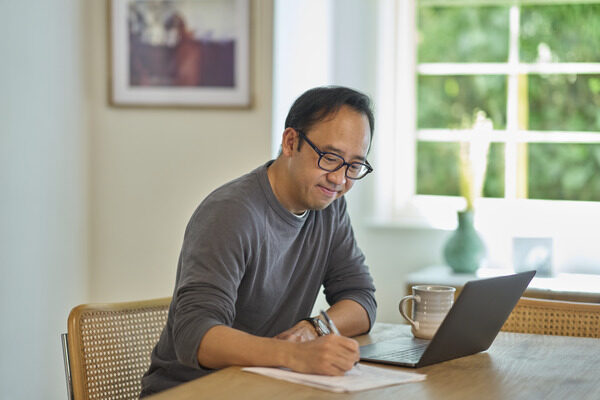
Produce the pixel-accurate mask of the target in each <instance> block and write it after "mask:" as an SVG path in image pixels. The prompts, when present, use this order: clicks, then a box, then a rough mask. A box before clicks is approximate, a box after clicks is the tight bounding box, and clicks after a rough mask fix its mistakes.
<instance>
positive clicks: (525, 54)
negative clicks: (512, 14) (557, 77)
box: [519, 1, 600, 63]
mask: <svg viewBox="0 0 600 400" xmlns="http://www.w3.org/2000/svg"><path fill="white" fill-rule="evenodd" d="M557 2H558V1H557ZM599 18H600V4H562V5H544V6H523V7H521V28H520V29H521V32H520V41H519V51H520V58H521V61H523V62H527V63H533V62H536V61H538V59H539V61H546V62H547V61H552V62H600V51H599V46H600V24H599V23H598V21H599ZM540 45H541V46H542V47H541V48H540ZM548 50H550V52H548ZM548 56H550V57H549V58H550V59H545V58H546V57H548Z"/></svg>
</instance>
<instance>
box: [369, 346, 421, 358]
mask: <svg viewBox="0 0 600 400" xmlns="http://www.w3.org/2000/svg"><path fill="white" fill-rule="evenodd" d="M426 348H427V344H422V345H417V346H411V347H407V348H404V349H398V350H395V351H391V352H386V353H385V354H376V355H372V356H370V357H369V358H374V359H379V360H384V361H419V359H420V358H421V356H422V355H423V353H424V352H425V349H426Z"/></svg>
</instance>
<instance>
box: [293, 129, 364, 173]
mask: <svg viewBox="0 0 600 400" xmlns="http://www.w3.org/2000/svg"><path fill="white" fill-rule="evenodd" d="M294 130H295V131H296V132H298V135H299V137H300V138H301V139H304V140H305V141H306V143H308V145H309V146H310V147H312V149H313V150H314V151H315V152H316V153H317V154H318V155H319V160H318V161H317V166H318V167H319V168H320V169H322V170H323V171H327V172H335V171H337V170H338V169H340V168H343V167H344V166H346V172H345V173H344V174H345V175H346V178H348V179H352V180H355V181H357V180H359V179H362V178H364V177H365V176H367V175H368V174H370V173H371V172H373V167H371V164H369V162H368V161H367V160H365V162H364V163H362V162H358V161H352V162H350V163H349V162H346V160H344V157H342V156H340V155H339V154H336V153H332V152H330V151H321V150H320V149H319V148H318V147H317V146H316V145H315V144H314V143H313V142H311V141H310V139H309V138H308V137H306V135H305V134H304V132H302V131H301V130H299V129H294ZM327 154H329V155H332V156H334V157H335V158H339V159H340V160H342V163H341V164H340V165H339V166H338V167H337V168H334V169H329V168H323V167H322V166H321V160H322V159H323V156H325V155H327ZM353 164H354V165H356V164H358V165H360V166H361V167H362V166H364V167H366V168H367V172H365V173H364V175H362V176H360V177H358V178H354V177H352V176H348V169H349V168H350V166H351V165H353Z"/></svg>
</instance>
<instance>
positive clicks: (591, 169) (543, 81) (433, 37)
mask: <svg viewBox="0 0 600 400" xmlns="http://www.w3.org/2000/svg"><path fill="white" fill-rule="evenodd" d="M418 31H419V32H418V33H419V36H418V40H419V44H418V61H419V62H421V63H423V62H506V61H507V59H508V42H509V13H508V7H492V6H471V7H419V8H418ZM519 53H520V54H519V56H520V59H521V62H526V63H535V62H600V4H589V3H581V4H567V5H547V4H543V5H542V4H538V5H528V6H522V7H521V18H520V38H519ZM526 83H527V90H528V92H527V93H528V94H527V96H526V98H524V99H521V100H520V101H524V102H526V103H527V104H525V105H526V106H527V114H528V119H527V120H526V121H525V123H526V126H525V128H527V129H530V130H541V131H544V130H547V131H585V132H598V134H600V75H598V74H581V75H574V74H573V75H566V74H553V75H552V74H549V75H539V74H538V75H536V74H533V75H529V76H528V77H527V79H526ZM417 96H418V98H417V107H418V108H417V110H418V112H417V113H418V115H417V126H418V128H419V129H428V128H433V129H435V128H438V129H446V128H448V129H453V128H459V127H461V126H460V123H461V121H463V120H464V119H465V117H468V116H470V115H472V114H473V112H474V110H475V109H481V110H483V111H485V112H486V114H487V115H488V117H489V118H490V119H491V120H492V121H493V125H494V129H505V128H506V101H507V77H506V76H497V75H495V76H494V75H492V76H490V75H487V76H419V77H418V80H417ZM458 148H459V145H458V143H448V142H444V143H441V142H418V145H417V160H418V161H417V193H419V194H441V195H458V161H457V160H458ZM527 157H528V161H527V168H528V169H527V173H526V176H527V179H528V181H527V183H528V188H527V190H528V197H529V198H537V199H563V200H591V201H600V145H597V144H565V143H530V144H528V145H527ZM483 194H484V196H487V197H503V196H504V145H502V144H499V143H496V144H492V146H491V147H490V153H489V159H488V172H487V176H486V180H485V183H484V190H483Z"/></svg>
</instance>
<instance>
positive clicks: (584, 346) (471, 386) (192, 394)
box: [150, 323, 600, 400]
mask: <svg viewBox="0 0 600 400" xmlns="http://www.w3.org/2000/svg"><path fill="white" fill-rule="evenodd" d="M409 328H410V327H409V326H407V325H396V324H380V323H377V324H375V326H374V328H373V331H372V332H371V334H369V335H364V336H360V337H358V338H357V340H358V341H359V342H360V344H368V343H372V342H378V341H381V340H385V339H387V338H393V337H398V336H408V335H410V330H409ZM371 365H377V366H381V367H383V368H398V367H387V366H382V365H378V364H371ZM401 369H404V370H406V371H411V372H418V373H422V374H427V379H426V380H425V381H423V382H417V383H408V384H403V385H396V386H389V387H385V388H380V389H373V390H367V391H363V392H354V393H343V394H339V393H331V392H326V391H323V390H319V389H314V388H310V387H307V386H303V385H298V384H294V383H289V382H285V381H280V380H276V379H272V378H267V377H264V376H260V375H255V374H251V373H248V372H243V371H241V369H240V368H239V367H230V368H225V369H223V370H221V371H218V372H215V373H213V374H211V375H208V376H206V377H203V378H200V379H197V380H195V381H192V382H188V383H186V384H183V385H181V386H178V387H175V388H173V389H170V390H167V391H165V392H162V393H159V394H157V395H155V396H153V397H150V398H151V399H152V400H161V399H164V400H166V399H169V400H187V399H189V400H191V399H242V400H245V399H260V400H264V399H286V400H287V399H292V400H296V399H407V400H412V399H461V400H463V399H527V400H532V399H578V400H579V399H594V400H598V399H600V340H599V339H590V338H575V337H566V336H544V335H529V334H520V333H506V332H501V333H500V334H498V337H497V338H496V340H495V341H494V343H493V344H492V346H491V347H490V349H489V350H488V351H486V352H484V353H479V354H475V355H472V356H468V357H463V358H458V359H455V360H451V361H446V362H443V363H440V364H435V365H430V366H428V367H424V368H419V369H412V368H401Z"/></svg>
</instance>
